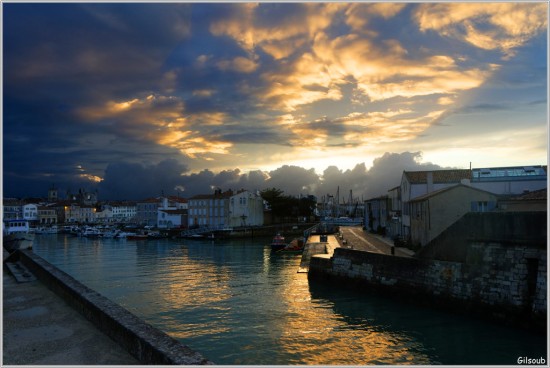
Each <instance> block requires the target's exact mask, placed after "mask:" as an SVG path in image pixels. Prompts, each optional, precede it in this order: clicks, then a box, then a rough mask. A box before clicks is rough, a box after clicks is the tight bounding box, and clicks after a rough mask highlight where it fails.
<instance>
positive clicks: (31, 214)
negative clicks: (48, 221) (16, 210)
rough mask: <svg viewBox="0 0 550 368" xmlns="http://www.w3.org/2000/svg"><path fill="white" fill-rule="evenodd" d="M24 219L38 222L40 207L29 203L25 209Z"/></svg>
mask: <svg viewBox="0 0 550 368" xmlns="http://www.w3.org/2000/svg"><path fill="white" fill-rule="evenodd" d="M22 208H23V218H24V219H25V220H28V221H31V222H32V221H38V205H37V204H34V203H29V204H26V205H24V206H23V207H22Z"/></svg>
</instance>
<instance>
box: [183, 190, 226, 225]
mask: <svg viewBox="0 0 550 368" xmlns="http://www.w3.org/2000/svg"><path fill="white" fill-rule="evenodd" d="M232 196H233V191H232V190H228V191H226V192H223V193H222V191H221V190H219V189H217V190H216V191H215V192H214V194H201V195H196V196H194V197H191V198H190V199H189V202H188V206H189V215H188V225H189V227H190V228H194V227H210V228H216V229H220V228H224V227H227V226H229V199H230V198H231V197H232Z"/></svg>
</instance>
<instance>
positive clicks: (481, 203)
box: [409, 184, 498, 246]
mask: <svg viewBox="0 0 550 368" xmlns="http://www.w3.org/2000/svg"><path fill="white" fill-rule="evenodd" d="M497 198H498V197H497V195H496V194H493V193H489V192H486V191H484V190H480V189H476V188H473V187H471V186H468V185H465V184H457V185H455V186H452V187H448V188H444V189H440V190H437V191H434V192H431V193H429V194H426V195H423V196H420V197H417V198H415V199H413V200H411V201H410V202H409V206H410V211H409V212H410V218H411V242H412V243H413V244H417V245H421V246H424V245H426V244H428V243H429V242H430V241H431V240H432V239H434V238H435V237H436V236H438V235H439V234H441V233H442V232H443V231H444V230H445V229H447V228H448V227H450V226H451V225H452V224H454V223H455V222H456V221H458V220H459V219H460V218H461V217H462V216H464V215H465V214H466V213H468V212H488V211H491V210H494V209H495V208H496V203H497Z"/></svg>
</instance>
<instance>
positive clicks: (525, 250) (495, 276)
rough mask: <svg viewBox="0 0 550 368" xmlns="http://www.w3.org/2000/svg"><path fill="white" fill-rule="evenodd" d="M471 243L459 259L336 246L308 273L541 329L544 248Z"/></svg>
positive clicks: (315, 260) (544, 302)
mask: <svg viewBox="0 0 550 368" xmlns="http://www.w3.org/2000/svg"><path fill="white" fill-rule="evenodd" d="M472 249H474V250H476V251H477V253H476V252H470V262H469V263H461V262H449V261H438V260H428V259H417V258H405V257H395V256H389V255H384V254H376V253H370V252H362V251H356V250H352V249H345V248H338V249H336V250H335V251H334V256H333V257H332V258H330V259H323V258H318V257H313V258H312V259H311V261H310V267H309V273H308V277H309V279H310V280H311V281H313V282H314V281H315V280H318V279H323V280H334V281H337V280H339V281H341V280H342V279H345V280H346V281H347V282H348V283H349V281H352V283H353V284H356V285H357V286H358V287H360V288H362V289H363V290H365V291H369V290H372V291H377V292H382V293H384V294H387V295H391V296H392V297H397V298H403V299H410V300H414V301H416V302H423V303H426V304H428V305H437V306H441V307H444V308H448V309H453V310H457V311H464V312H469V313H474V314H482V315H485V316H488V317H491V318H496V319H500V320H502V321H504V322H506V323H510V324H514V325H521V326H524V327H529V328H532V329H535V330H541V331H542V330H544V331H546V310H547V296H546V295H547V283H546V275H547V269H546V267H547V266H546V250H542V249H533V248H529V247H526V246H510V245H507V246H502V245H501V244H498V243H495V244H485V243H482V244H481V243H480V244H472Z"/></svg>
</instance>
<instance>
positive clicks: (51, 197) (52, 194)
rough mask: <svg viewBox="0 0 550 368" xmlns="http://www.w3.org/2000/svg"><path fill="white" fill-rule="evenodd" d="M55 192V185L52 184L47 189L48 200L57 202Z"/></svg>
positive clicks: (56, 192)
mask: <svg viewBox="0 0 550 368" xmlns="http://www.w3.org/2000/svg"><path fill="white" fill-rule="evenodd" d="M57 194H58V191H57V188H56V187H55V185H52V187H51V188H50V189H49V190H48V202H57V199H58V196H57Z"/></svg>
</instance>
